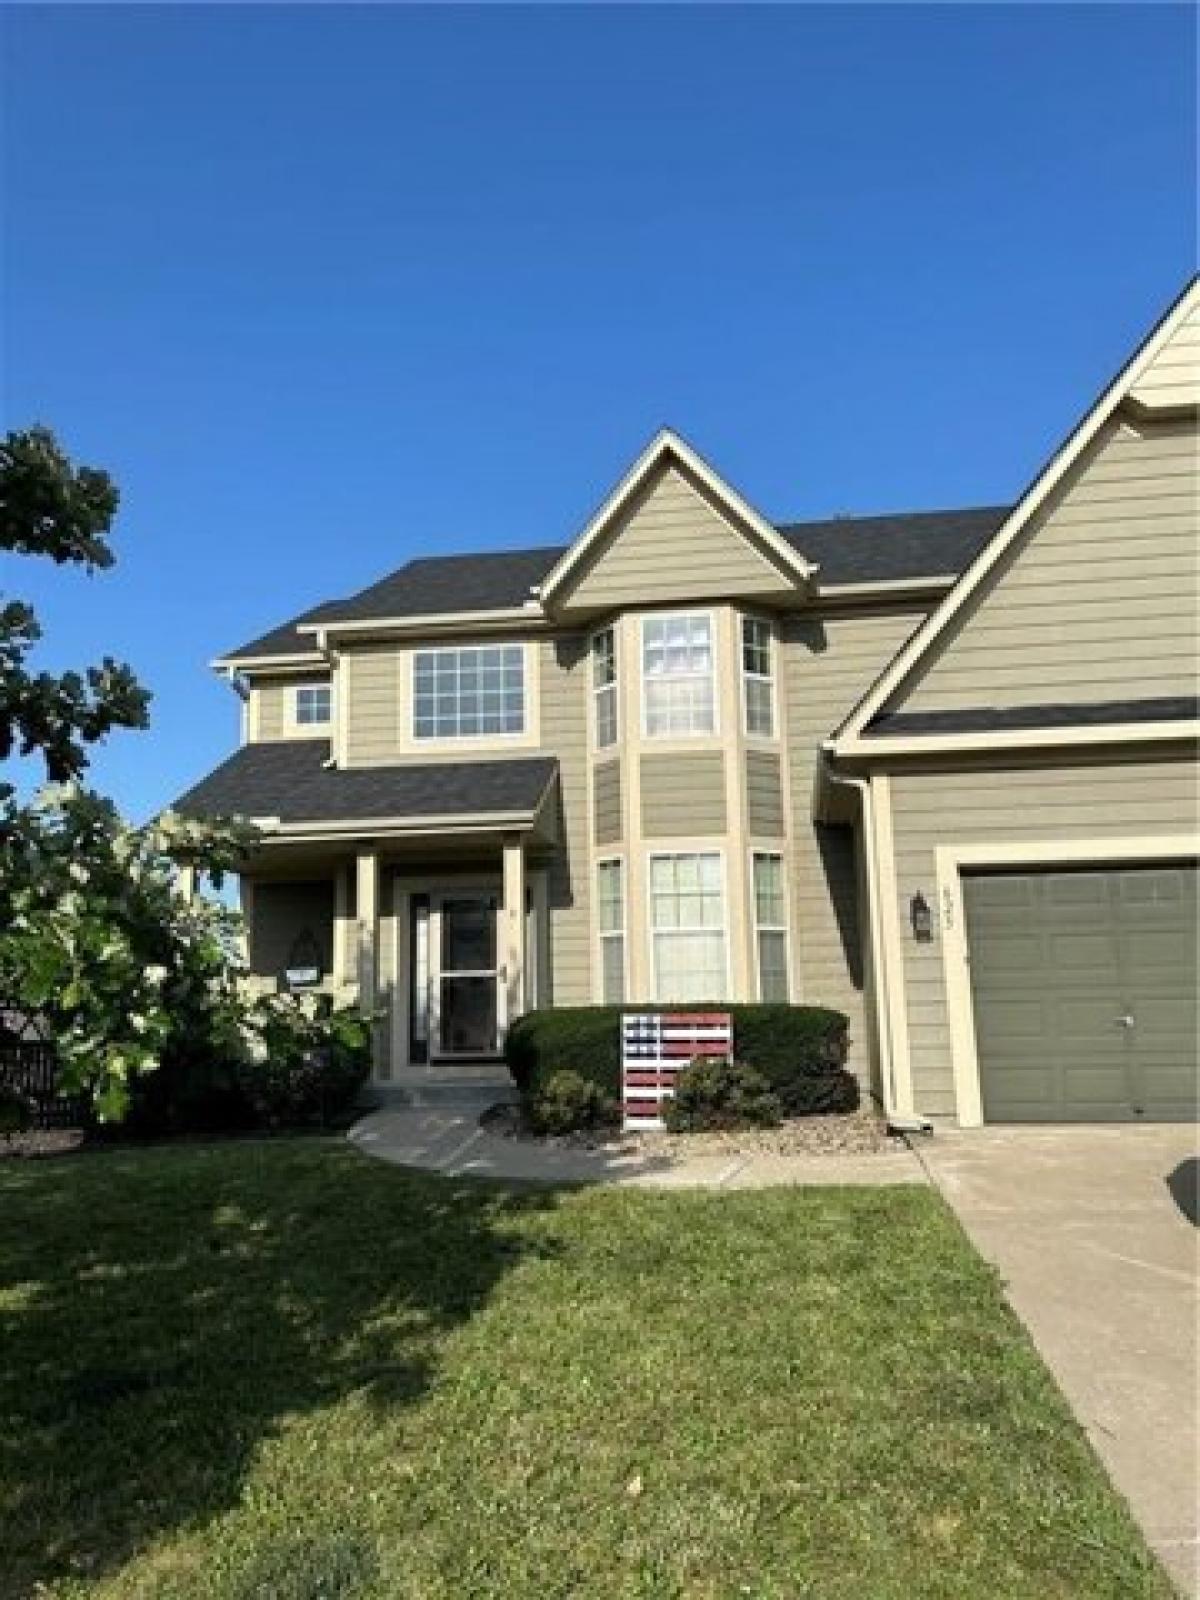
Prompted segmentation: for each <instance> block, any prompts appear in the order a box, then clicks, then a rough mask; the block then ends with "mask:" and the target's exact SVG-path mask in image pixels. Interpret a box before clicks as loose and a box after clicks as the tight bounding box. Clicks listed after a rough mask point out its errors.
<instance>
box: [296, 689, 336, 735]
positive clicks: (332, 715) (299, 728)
mask: <svg viewBox="0 0 1200 1600" xmlns="http://www.w3.org/2000/svg"><path fill="white" fill-rule="evenodd" d="M304 689H326V690H328V692H329V715H328V716H327V717H326V719H325V721H324V722H301V721H300V718H299V716H298V715H297V700H298V699H299V696H300V692H301V690H304ZM336 720H337V711H336V706H335V704H334V694H333V679H332V678H331V677H330V678H300V679H297V681H296V682H295V683H289V684H288V685H287V688H286V689H285V691H284V721H285V723H286V725H287V729H288V731H289V733H291V734H294V735H297V736H299V737H300V738H313V739H316V738H320V737H321V735H322V734H323V733H326V732H330V733H331V732H332V729H333V725H334V723H335V721H336Z"/></svg>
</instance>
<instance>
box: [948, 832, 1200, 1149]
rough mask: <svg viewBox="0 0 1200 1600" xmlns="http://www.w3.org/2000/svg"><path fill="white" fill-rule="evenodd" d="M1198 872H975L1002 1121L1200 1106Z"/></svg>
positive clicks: (989, 1069) (981, 1037) (976, 980)
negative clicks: (1199, 1103) (1127, 1021)
mask: <svg viewBox="0 0 1200 1600" xmlns="http://www.w3.org/2000/svg"><path fill="white" fill-rule="evenodd" d="M1196 877H1197V874H1196V867H1195V864H1194V863H1183V862H1166V863H1148V864H1147V865H1145V866H1129V865H1125V866H1121V865H1115V866H1112V867H1086V868H1080V869H1075V868H1068V869H1062V870H1060V869H1049V868H1048V869H1045V870H1041V871H1036V870H1022V871H1014V872H1007V871H1005V872H995V873H982V872H981V873H978V874H970V875H968V876H967V877H966V878H965V880H964V886H963V887H964V903H965V908H966V917H967V936H968V946H969V951H970V974H971V988H972V994H973V1001H974V1011H975V1034H976V1050H977V1055H978V1059H979V1068H980V1079H981V1085H980V1086H981V1091H982V1098H983V1107H984V1115H985V1118H986V1119H987V1120H988V1121H996V1122H1047V1121H1096V1122H1102V1121H1118V1122H1123V1121H1141V1120H1176V1119H1180V1118H1190V1117H1194V1116H1195V1115H1196V1112H1197V1077H1198V1065H1197V1059H1198V1052H1200V1045H1198V1016H1197V1013H1198V1011H1200V1004H1198V1001H1197V993H1196V983H1197V978H1196V963H1197V937H1196V905H1197V901H1196ZM1126 1017H1128V1018H1131V1019H1132V1022H1131V1025H1128V1026H1127V1025H1125V1023H1124V1022H1123V1021H1122V1019H1123V1018H1126Z"/></svg>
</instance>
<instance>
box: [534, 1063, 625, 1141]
mask: <svg viewBox="0 0 1200 1600" xmlns="http://www.w3.org/2000/svg"><path fill="white" fill-rule="evenodd" d="M526 1115H527V1116H528V1118H529V1122H530V1125H531V1127H532V1128H533V1130H534V1132H535V1133H545V1134H556V1133H579V1132H585V1131H587V1130H588V1129H598V1128H611V1127H615V1126H616V1124H617V1122H618V1121H619V1120H620V1106H619V1105H618V1104H617V1102H616V1100H614V1099H613V1098H612V1097H611V1096H610V1095H607V1094H605V1092H604V1090H603V1089H602V1088H601V1087H600V1085H599V1084H596V1083H592V1082H590V1081H589V1080H588V1079H587V1078H585V1077H583V1076H582V1075H581V1074H580V1073H578V1072H570V1071H567V1072H552V1073H551V1074H550V1075H549V1077H548V1078H547V1079H546V1080H545V1082H544V1083H542V1084H541V1085H540V1086H539V1087H538V1089H537V1092H536V1093H535V1094H533V1095H532V1096H531V1097H530V1098H529V1099H528V1100H527V1101H526Z"/></svg>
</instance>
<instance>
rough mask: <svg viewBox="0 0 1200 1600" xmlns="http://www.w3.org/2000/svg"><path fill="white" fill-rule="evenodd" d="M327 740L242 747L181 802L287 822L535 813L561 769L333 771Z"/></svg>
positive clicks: (514, 765) (457, 764)
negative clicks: (329, 766)
mask: <svg viewBox="0 0 1200 1600" xmlns="http://www.w3.org/2000/svg"><path fill="white" fill-rule="evenodd" d="M328 757H329V741H328V740H326V739H289V740H286V741H280V742H278V743H265V744H247V745H243V746H242V747H241V749H240V750H238V751H237V752H236V753H235V754H234V755H232V756H230V758H229V760H228V761H223V762H222V763H221V765H220V766H219V767H216V768H215V769H214V770H213V771H212V772H210V773H209V774H208V776H207V777H206V778H202V779H201V780H200V782H199V783H198V784H196V785H195V786H194V787H193V788H191V789H189V790H188V791H187V793H186V794H184V795H181V796H180V798H179V799H178V800H176V802H175V810H176V811H182V812H183V813H184V814H185V815H186V816H193V817H222V816H224V817H228V816H241V817H279V818H280V820H281V821H283V822H336V821H340V820H343V819H345V820H347V821H360V820H364V821H365V820H370V819H371V818H382V817H457V816H464V815H467V814H469V813H473V812H513V813H521V814H524V813H527V812H531V811H533V810H534V809H535V808H536V806H537V804H538V802H539V801H540V800H541V798H542V796H543V795H544V794H545V792H546V786H547V784H548V783H549V782H550V781H551V779H552V778H553V776H554V774H555V772H556V770H557V767H558V763H557V761H555V759H554V758H553V756H529V757H515V758H513V759H512V760H503V761H453V762H451V761H446V762H437V763H429V764H424V763H423V764H422V765H420V766H410V767H362V768H350V769H343V770H340V771H334V770H333V769H331V768H328V767H326V766H325V765H324V763H325V761H326V760H327V759H328Z"/></svg>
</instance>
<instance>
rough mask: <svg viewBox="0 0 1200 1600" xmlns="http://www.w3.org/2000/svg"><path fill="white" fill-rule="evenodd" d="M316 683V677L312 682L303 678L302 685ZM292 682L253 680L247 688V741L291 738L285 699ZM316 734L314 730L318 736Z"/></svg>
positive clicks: (289, 680)
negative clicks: (248, 691) (248, 703)
mask: <svg viewBox="0 0 1200 1600" xmlns="http://www.w3.org/2000/svg"><path fill="white" fill-rule="evenodd" d="M319 680H320V674H319V673H316V674H314V675H313V677H312V678H305V680H304V681H305V683H315V682H317V681H319ZM297 681H298V680H297V679H295V678H258V677H256V678H254V679H253V681H252V682H251V685H250V715H249V718H248V726H249V730H250V738H251V739H253V740H263V741H268V740H272V739H287V738H289V737H290V738H295V735H294V734H289V732H288V727H287V724H288V717H287V696H288V694H289V693H290V691H291V688H292V686H293V684H295V683H296V682H297ZM319 731H320V730H318V732H319Z"/></svg>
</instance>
